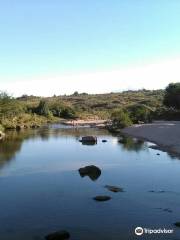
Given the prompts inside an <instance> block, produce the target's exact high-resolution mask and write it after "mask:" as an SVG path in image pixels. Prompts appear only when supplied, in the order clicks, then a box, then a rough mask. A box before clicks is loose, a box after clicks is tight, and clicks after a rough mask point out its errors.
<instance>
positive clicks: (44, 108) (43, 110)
mask: <svg viewBox="0 0 180 240" xmlns="http://www.w3.org/2000/svg"><path fill="white" fill-rule="evenodd" d="M36 112H37V114H39V115H42V116H46V117H48V116H50V115H51V112H50V110H49V106H48V103H47V102H46V101H44V100H41V101H40V103H39V105H38V107H37V110H36Z"/></svg>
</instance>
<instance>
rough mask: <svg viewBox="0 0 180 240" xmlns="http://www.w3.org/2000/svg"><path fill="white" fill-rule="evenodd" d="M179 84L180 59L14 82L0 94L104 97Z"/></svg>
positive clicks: (3, 87) (9, 82) (9, 83)
mask: <svg viewBox="0 0 180 240" xmlns="http://www.w3.org/2000/svg"><path fill="white" fill-rule="evenodd" d="M178 81H180V58H175V59H169V60H164V61H160V62H155V63H151V64H144V65H141V66H140V65H139V66H138V65H137V66H133V67H132V66H131V67H124V68H119V69H118V70H117V69H116V70H107V71H99V72H98V71H96V72H82V73H79V74H77V73H76V74H73V73H71V74H66V75H61V74H59V75H58V74H56V75H46V76H40V77H33V78H27V79H25V80H15V79H13V80H12V81H7V83H3V84H1V90H6V91H8V92H9V93H12V94H13V95H14V96H20V95H22V94H24V93H26V94H33V95H41V96H51V95H53V94H57V95H59V94H65V93H66V94H71V93H73V92H74V91H79V92H88V93H104V92H111V91H121V90H127V89H141V88H146V89H159V88H164V87H165V86H166V85H168V83H169V82H178Z"/></svg>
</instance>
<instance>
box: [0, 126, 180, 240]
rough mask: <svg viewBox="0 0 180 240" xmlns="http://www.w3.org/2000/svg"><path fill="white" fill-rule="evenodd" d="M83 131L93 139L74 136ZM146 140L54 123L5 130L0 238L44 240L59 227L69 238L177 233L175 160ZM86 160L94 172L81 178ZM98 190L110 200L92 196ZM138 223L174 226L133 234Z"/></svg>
mask: <svg viewBox="0 0 180 240" xmlns="http://www.w3.org/2000/svg"><path fill="white" fill-rule="evenodd" d="M85 135H96V136H97V138H98V142H97V144H95V145H83V144H82V143H81V142H79V139H80V138H81V137H82V136H85ZM104 139H106V140H107V142H106V143H103V142H102V140H104ZM150 145H151V143H147V142H142V141H140V140H137V139H134V138H127V137H122V136H113V135H112V134H110V133H109V132H107V131H106V130H102V129H94V128H85V127H84V128H79V129H75V128H70V127H64V126H62V125H58V124H57V125H50V126H47V127H44V128H41V129H36V130H25V131H20V132H16V131H11V132H8V133H7V137H6V140H4V141H1V142H0V192H1V194H0V239H1V240H21V239H22V240H43V239H45V238H44V237H45V236H46V235H47V234H49V233H51V232H54V231H58V230H67V231H68V232H69V233H70V234H71V239H72V240H129V239H130V240H131V239H168V240H169V239H176V240H177V239H180V228H177V227H174V225H173V223H174V222H177V221H180V160H179V159H178V158H175V157H172V156H171V155H169V154H168V153H165V152H161V151H159V150H154V149H151V148H150ZM157 154H160V155H157ZM87 165H95V166H97V167H99V168H100V169H101V175H100V176H98V177H97V178H96V179H91V178H90V177H88V176H86V177H81V176H80V175H79V172H78V169H79V168H81V167H84V166H87ZM105 185H114V186H118V187H121V188H123V189H124V192H119V193H113V192H110V191H108V190H107V189H106V188H105V187H104V186H105ZM97 195H108V196H110V197H111V198H112V199H111V200H109V201H107V202H96V201H94V200H93V197H95V196H97ZM137 226H140V227H142V228H149V229H158V228H162V229H163V228H166V229H172V230H173V231H174V232H173V234H151V235H150V234H143V235H142V236H136V235H135V233H134V229H135V228H136V227H137Z"/></svg>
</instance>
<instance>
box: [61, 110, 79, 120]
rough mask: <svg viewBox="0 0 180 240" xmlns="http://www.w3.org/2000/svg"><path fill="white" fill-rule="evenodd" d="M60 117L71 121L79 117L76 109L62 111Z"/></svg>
mask: <svg viewBox="0 0 180 240" xmlns="http://www.w3.org/2000/svg"><path fill="white" fill-rule="evenodd" d="M60 116H61V117H62V118H70V119H74V118H77V115H76V113H75V111H74V109H72V108H71V107H65V108H63V109H62V110H61V114H60Z"/></svg>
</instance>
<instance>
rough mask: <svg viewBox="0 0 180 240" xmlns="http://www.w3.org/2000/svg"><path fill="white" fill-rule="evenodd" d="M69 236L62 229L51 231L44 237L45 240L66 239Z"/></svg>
mask: <svg viewBox="0 0 180 240" xmlns="http://www.w3.org/2000/svg"><path fill="white" fill-rule="evenodd" d="M69 238H70V234H69V233H68V232H67V231H65V230H63V231H58V232H54V233H51V234H49V235H47V236H46V237H45V239H46V240H66V239H69Z"/></svg>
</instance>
